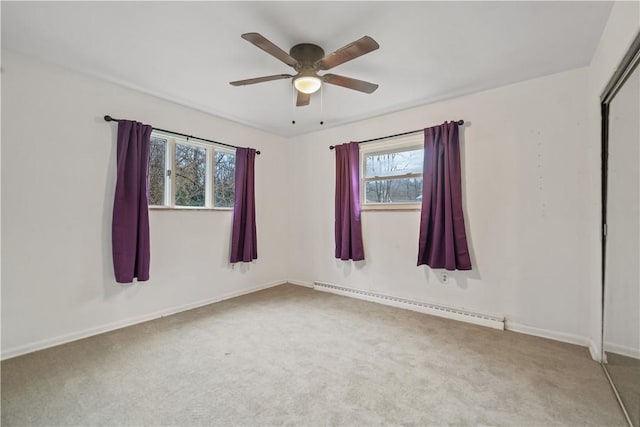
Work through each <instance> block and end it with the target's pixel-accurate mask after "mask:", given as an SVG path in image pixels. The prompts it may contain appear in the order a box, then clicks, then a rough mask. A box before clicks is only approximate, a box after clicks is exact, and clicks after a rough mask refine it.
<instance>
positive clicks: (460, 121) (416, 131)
mask: <svg viewBox="0 0 640 427" xmlns="http://www.w3.org/2000/svg"><path fill="white" fill-rule="evenodd" d="M452 121H453V122H455V123H456V124H457V125H458V126H462V125H463V124H464V120H452ZM422 131H424V129H418V130H410V131H409V132H402V133H396V134H395V135H387V136H381V137H379V138H372V139H365V140H364V141H355V142H357V143H358V144H362V143H365V142H373V141H380V140H381V139H387V138H393V137H396V136H403V135H409V134H412V133H418V132H422ZM334 148H336V146H335V145H330V146H329V150H333V149H334Z"/></svg>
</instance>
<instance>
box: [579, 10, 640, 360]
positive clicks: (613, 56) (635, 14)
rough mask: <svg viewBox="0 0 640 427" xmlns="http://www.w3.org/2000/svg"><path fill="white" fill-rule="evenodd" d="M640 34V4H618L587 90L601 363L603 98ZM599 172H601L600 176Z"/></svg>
mask: <svg viewBox="0 0 640 427" xmlns="http://www.w3.org/2000/svg"><path fill="white" fill-rule="evenodd" d="M639 31H640V3H639V2H616V3H614V5H613V8H612V9H611V14H610V15H609V20H608V21H607V25H606V27H605V29H604V31H603V33H602V37H601V38H600V42H599V43H598V47H597V49H596V52H595V53H594V55H593V59H592V60H591V64H590V65H589V85H588V88H587V106H588V114H589V135H588V138H587V139H586V140H585V144H584V146H583V150H585V152H586V153H587V155H588V162H589V170H591V171H593V173H590V174H589V175H588V177H587V179H586V181H585V185H586V186H588V187H589V188H590V189H591V190H592V191H591V192H590V193H589V198H590V200H589V203H588V211H587V212H588V215H589V227H588V229H587V230H586V232H587V233H588V239H587V245H588V246H589V248H590V250H589V260H588V261H589V262H588V268H589V281H588V282H587V284H586V287H587V288H588V293H589V301H590V310H589V313H590V318H589V319H588V322H589V323H588V324H589V339H590V340H591V341H592V342H593V343H594V353H595V354H592V355H593V356H594V357H596V358H597V359H598V360H599V358H600V353H601V351H602V282H601V276H602V269H601V265H602V260H601V256H602V252H601V249H600V247H601V239H600V229H601V221H602V218H601V205H602V203H601V199H600V197H601V188H602V187H601V179H600V170H601V158H600V150H601V138H600V136H601V134H600V131H601V128H600V124H601V121H600V95H601V94H602V92H603V91H604V88H605V86H606V85H607V83H608V82H609V80H610V79H611V77H612V76H613V73H614V72H615V70H616V68H617V66H618V65H619V64H620V61H621V60H622V58H623V57H624V55H625V53H626V52H627V50H628V49H629V47H630V46H631V43H632V42H633V39H634V38H635V36H636V34H638V32H639ZM596 171H597V172H596Z"/></svg>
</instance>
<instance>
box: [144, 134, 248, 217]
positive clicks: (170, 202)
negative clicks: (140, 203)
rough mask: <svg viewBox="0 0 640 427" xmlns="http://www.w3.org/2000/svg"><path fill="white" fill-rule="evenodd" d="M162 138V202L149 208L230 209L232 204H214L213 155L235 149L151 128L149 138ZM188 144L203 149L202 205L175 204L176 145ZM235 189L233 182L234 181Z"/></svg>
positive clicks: (227, 152)
mask: <svg viewBox="0 0 640 427" xmlns="http://www.w3.org/2000/svg"><path fill="white" fill-rule="evenodd" d="M154 137H155V138H158V139H163V140H165V141H166V144H165V147H164V149H165V155H164V157H165V166H164V170H165V180H164V204H162V205H152V204H149V209H150V210H198V211H232V210H233V206H228V207H227V206H215V185H216V183H215V177H216V174H215V167H216V165H215V157H216V153H217V152H222V153H226V154H233V155H234V156H235V154H236V150H235V149H233V148H229V147H224V146H219V145H216V144H211V143H208V142H202V141H199V140H198V139H196V138H187V137H181V136H177V135H173V134H170V133H166V132H161V131H157V130H155V129H154V130H153V131H152V132H151V138H154ZM178 144H179V145H189V146H192V147H196V148H204V149H205V159H206V166H205V168H206V176H205V205H204V206H182V205H176V194H175V190H176V188H175V179H174V176H175V170H176V145H178ZM234 191H235V183H234Z"/></svg>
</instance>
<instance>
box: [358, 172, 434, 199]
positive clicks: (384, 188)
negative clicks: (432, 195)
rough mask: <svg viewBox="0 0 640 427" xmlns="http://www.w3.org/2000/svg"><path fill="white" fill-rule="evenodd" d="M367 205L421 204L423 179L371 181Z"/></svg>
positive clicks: (368, 186)
mask: <svg viewBox="0 0 640 427" xmlns="http://www.w3.org/2000/svg"><path fill="white" fill-rule="evenodd" d="M365 190H366V192H365V194H366V203H421V202H422V177H420V178H400V179H381V180H379V181H369V182H367V183H366V187H365Z"/></svg>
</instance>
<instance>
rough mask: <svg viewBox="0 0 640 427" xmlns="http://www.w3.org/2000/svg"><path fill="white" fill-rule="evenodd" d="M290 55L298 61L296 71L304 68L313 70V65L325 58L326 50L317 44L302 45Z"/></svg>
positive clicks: (292, 50) (295, 48) (292, 49)
mask: <svg viewBox="0 0 640 427" xmlns="http://www.w3.org/2000/svg"><path fill="white" fill-rule="evenodd" d="M289 55H291V56H292V57H293V58H295V59H296V60H297V61H298V64H297V65H296V66H295V70H296V71H301V70H302V69H304V68H308V67H312V68H313V64H315V63H316V62H317V61H319V60H321V59H322V58H324V50H323V49H322V48H321V47H320V46H317V45H315V44H311V43H300V44H297V45H295V46H294V47H292V48H291V50H290V51H289ZM314 71H316V70H314Z"/></svg>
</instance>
